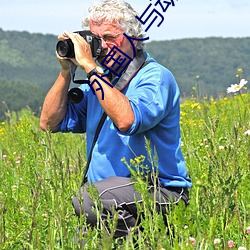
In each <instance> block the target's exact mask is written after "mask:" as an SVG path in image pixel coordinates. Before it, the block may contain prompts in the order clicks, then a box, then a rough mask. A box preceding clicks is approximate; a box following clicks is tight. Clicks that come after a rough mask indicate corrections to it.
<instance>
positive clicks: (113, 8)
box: [82, 0, 144, 49]
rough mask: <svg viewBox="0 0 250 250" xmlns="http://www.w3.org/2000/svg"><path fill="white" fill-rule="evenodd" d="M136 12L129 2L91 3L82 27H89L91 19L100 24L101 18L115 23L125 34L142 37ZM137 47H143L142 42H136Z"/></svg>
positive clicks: (108, 1)
mask: <svg viewBox="0 0 250 250" xmlns="http://www.w3.org/2000/svg"><path fill="white" fill-rule="evenodd" d="M136 15H137V16H139V15H138V13H137V12H136V11H135V10H134V9H133V8H132V7H131V5H130V4H128V3H126V2H124V1H121V0H104V1H102V2H96V3H93V4H92V5H91V6H90V8H89V15H88V16H86V17H85V18H84V19H83V21H82V27H83V28H84V29H86V28H87V29H89V22H90V20H92V21H93V22H95V23H98V24H101V23H102V22H103V20H104V19H105V20H106V21H108V22H110V23H112V24H117V25H118V27H119V28H120V29H122V30H123V31H124V32H125V33H126V35H128V36H131V37H135V38H143V37H144V35H143V29H142V25H141V22H140V21H138V20H137V19H136V18H135V16H136ZM136 47H137V49H142V48H143V42H142V41H139V42H138V43H137V46H136Z"/></svg>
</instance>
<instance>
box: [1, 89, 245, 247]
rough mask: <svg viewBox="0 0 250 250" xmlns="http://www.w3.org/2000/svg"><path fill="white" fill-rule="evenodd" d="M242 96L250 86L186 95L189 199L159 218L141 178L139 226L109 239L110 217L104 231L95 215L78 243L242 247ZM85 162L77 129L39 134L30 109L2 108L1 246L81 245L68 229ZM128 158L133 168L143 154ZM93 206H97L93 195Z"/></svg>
mask: <svg viewBox="0 0 250 250" xmlns="http://www.w3.org/2000/svg"><path fill="white" fill-rule="evenodd" d="M249 103H250V95H249V94H244V95H241V96H233V97H231V98H229V99H226V98H224V99H220V100H213V99H210V100H202V101H197V100H196V99H194V98H193V99H189V100H186V101H185V102H184V103H183V104H182V105H181V112H182V113H181V127H182V139H183V145H182V150H183V153H184V156H185V159H186V162H187V165H188V169H189V173H190V176H191V178H192V180H193V188H192V189H191V191H190V197H191V201H190V204H189V205H188V206H187V207H185V206H183V205H182V204H180V205H178V206H175V207H173V208H172V209H170V210H169V214H168V215H167V221H168V222H169V224H168V225H165V224H164V223H163V217H162V215H159V214H157V213H156V212H155V209H154V203H153V202H152V201H151V199H150V198H149V197H148V196H147V187H146V185H144V184H143V181H142V182H141V183H140V185H139V186H138V189H139V191H140V192H141V193H142V194H143V199H144V202H143V203H142V204H141V205H139V210H140V211H141V212H142V213H143V214H144V216H143V217H142V221H141V224H140V225H141V227H140V228H135V229H134V231H132V232H131V234H130V235H129V236H128V237H127V239H120V240H119V242H118V240H116V241H115V240H113V239H112V233H113V232H114V230H115V225H116V221H115V220H114V221H111V220H109V219H108V221H107V223H108V225H109V228H110V231H111V235H109V234H107V232H106V231H105V230H104V227H103V226H102V222H101V221H100V222H99V224H100V227H99V229H91V228H89V230H88V231H87V232H86V233H85V236H86V239H87V244H86V248H85V249H112V248H113V247H116V248H117V249H228V241H229V240H232V241H234V245H235V247H234V248H235V249H238V247H240V246H244V247H246V248H247V249H250V242H249V241H250V235H249V234H248V233H247V232H246V229H247V227H248V226H250V181H249V180H250V135H249V133H250V131H249V130H250V112H249V111H250V110H249ZM85 160H86V159H85V139H84V136H83V135H80V134H50V133H44V132H41V131H40V130H39V126H38V118H37V117H35V116H34V115H33V114H32V112H31V111H30V110H23V111H21V112H20V113H18V114H15V113H7V114H6V121H4V122H2V123H1V124H0V249H8V250H9V249H18V250H19V249H80V244H79V240H76V239H80V238H81V237H82V234H79V233H78V231H77V230H76V229H77V227H79V228H81V226H82V225H85V224H86V223H85V220H84V216H83V217H82V218H81V220H78V219H77V218H76V217H75V215H74V211H73V208H72V205H71V197H72V196H73V195H75V193H76V191H77V190H78V189H79V186H80V184H81V180H82V173H83V168H84V166H85ZM128 164H129V165H131V166H135V165H136V166H138V165H139V166H140V165H142V164H143V157H141V158H140V157H139V158H136V159H134V160H132V161H131V162H129V163H128ZM134 175H135V177H136V178H139V179H140V176H136V172H135V173H134ZM93 195H94V194H93ZM96 206H97V211H98V210H100V209H101V205H100V203H99V202H98V199H97V198H96ZM85 226H86V225H85ZM118 243H119V244H118Z"/></svg>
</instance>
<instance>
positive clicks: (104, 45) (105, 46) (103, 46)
mask: <svg viewBox="0 0 250 250" xmlns="http://www.w3.org/2000/svg"><path fill="white" fill-rule="evenodd" d="M101 40H102V48H103V49H107V48H108V45H107V43H106V42H105V40H104V39H103V38H101Z"/></svg>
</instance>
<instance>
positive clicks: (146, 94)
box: [58, 56, 192, 187]
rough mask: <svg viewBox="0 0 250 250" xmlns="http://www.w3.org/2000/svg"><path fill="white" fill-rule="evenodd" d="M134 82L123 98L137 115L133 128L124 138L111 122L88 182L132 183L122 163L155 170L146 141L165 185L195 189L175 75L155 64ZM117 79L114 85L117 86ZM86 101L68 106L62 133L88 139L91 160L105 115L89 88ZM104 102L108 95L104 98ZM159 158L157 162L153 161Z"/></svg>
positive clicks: (85, 89)
mask: <svg viewBox="0 0 250 250" xmlns="http://www.w3.org/2000/svg"><path fill="white" fill-rule="evenodd" d="M147 61H150V63H149V64H147V65H146V66H145V67H143V68H142V69H141V70H140V71H139V72H138V73H137V74H136V75H135V77H134V78H133V79H132V80H131V82H130V83H129V85H128V86H127V87H126V88H125V89H124V90H123V91H122V93H123V94H124V95H125V96H126V97H127V98H128V99H129V101H130V104H131V107H132V109H133V112H134V117H135V120H134V123H133V125H132V126H131V128H130V129H129V130H128V131H126V132H125V133H124V132H121V131H119V130H118V129H117V127H116V126H115V124H114V123H113V122H112V120H111V119H110V118H109V117H107V118H106V120H105V122H104V124H103V127H102V130H101V132H100V134H99V137H98V140H97V142H96V144H95V147H94V149H93V153H92V159H91V162H90V165H89V170H88V181H89V182H96V181H100V180H103V179H105V178H107V177H109V176H123V177H129V176H130V170H129V169H128V167H127V166H126V165H125V163H124V162H122V161H121V159H122V158H125V159H126V161H127V162H128V163H129V162H130V159H134V158H135V157H136V156H140V155H144V156H145V157H146V158H145V161H144V163H143V165H147V166H148V167H149V168H152V164H151V162H150V160H149V157H148V153H147V150H146V143H145V138H146V139H148V140H149V141H150V147H151V152H154V151H156V152H157V160H158V166H155V167H157V168H158V169H157V171H158V174H159V179H160V182H161V184H162V185H163V186H174V187H191V185H192V184H191V180H190V179H189V178H188V177H187V168H186V165H185V161H184V159H183V155H182V152H181V137H180V124H179V119H180V103H179V96H180V91H179V88H178V86H177V83H176V81H175V79H174V77H173V75H172V73H171V72H170V71H169V70H168V69H166V68H165V67H163V66H162V65H160V64H158V63H157V62H156V61H155V60H154V59H153V58H151V57H149V56H147ZM117 80H118V79H117V78H115V79H114V80H113V81H112V83H113V84H115V82H117ZM80 88H81V89H82V90H83V92H84V99H83V100H82V101H81V102H80V103H78V104H75V103H70V102H69V103H68V108H67V113H66V116H65V118H64V119H63V121H62V122H61V123H60V124H59V126H58V131H62V132H69V131H71V132H74V133H83V132H86V135H87V155H89V152H90V148H91V145H92V141H93V138H94V135H95V131H96V128H97V125H98V123H99V120H100V118H101V115H102V113H103V109H102V107H101V105H100V103H99V101H98V99H97V97H96V95H94V94H93V92H92V90H91V89H90V87H89V86H88V85H81V86H80ZM104 98H105V93H104ZM153 157H154V156H153Z"/></svg>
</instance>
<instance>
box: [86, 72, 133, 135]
mask: <svg viewBox="0 0 250 250" xmlns="http://www.w3.org/2000/svg"><path fill="white" fill-rule="evenodd" d="M95 80H96V81H98V82H99V84H101V86H102V88H103V93H104V98H103V100H102V92H101V91H96V90H97V89H98V88H99V85H98V83H97V82H95V83H94V84H93V85H92V87H93V88H94V90H95V92H96V96H97V98H98V100H99V102H100V104H101V106H102V108H103V109H104V111H105V112H106V114H107V115H108V116H109V117H110V118H111V120H112V121H113V122H114V123H115V125H116V126H117V127H118V129H119V130H120V131H122V132H126V131H127V130H128V129H129V128H130V127H131V126H132V124H133V122H134V113H133V110H132V108H131V105H130V102H129V99H128V98H127V97H126V96H125V95H123V94H122V93H121V92H120V91H119V90H117V89H116V88H111V87H110V86H108V85H107V84H106V83H105V82H104V81H102V80H101V79H100V78H98V77H97V76H92V77H91V79H90V82H91V83H93V81H95ZM105 80H107V81H109V80H108V79H107V78H105Z"/></svg>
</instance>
